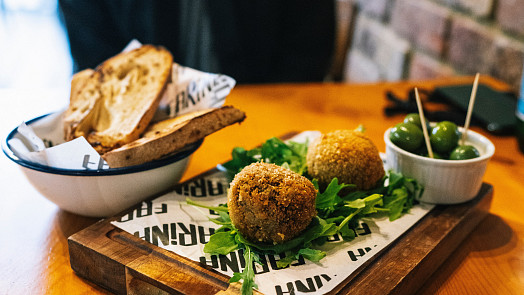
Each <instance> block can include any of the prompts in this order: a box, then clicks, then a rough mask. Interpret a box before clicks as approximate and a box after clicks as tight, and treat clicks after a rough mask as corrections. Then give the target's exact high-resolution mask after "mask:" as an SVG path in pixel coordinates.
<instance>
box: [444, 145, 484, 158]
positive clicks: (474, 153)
mask: <svg viewBox="0 0 524 295" xmlns="http://www.w3.org/2000/svg"><path fill="white" fill-rule="evenodd" d="M478 157H480V153H479V151H478V150H477V149H476V148H475V147H474V146H472V145H459V146H457V147H456V148H455V149H454V150H453V151H452V152H451V155H449V159H450V160H467V159H473V158H478Z"/></svg>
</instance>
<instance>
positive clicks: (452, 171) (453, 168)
mask: <svg viewBox="0 0 524 295" xmlns="http://www.w3.org/2000/svg"><path fill="white" fill-rule="evenodd" d="M459 131H460V132H462V131H463V129H462V128H459ZM389 132H390V129H388V130H386V132H385V133H384V141H385V142H386V167H387V169H392V170H393V171H396V172H401V173H402V174H403V175H405V176H408V177H412V178H415V179H416V180H417V181H418V182H419V183H421V184H422V185H424V193H423V194H422V196H421V199H420V201H421V202H425V203H431V204H458V203H463V202H466V201H469V200H471V199H473V198H474V197H475V196H476V195H477V194H478V192H479V190H480V187H481V185H482V179H483V177H484V173H485V171H486V167H487V164H488V161H489V159H490V158H491V157H492V156H493V154H494V153H495V146H494V145H493V143H492V142H491V141H490V140H489V139H487V138H486V137H485V136H483V135H481V134H479V133H477V132H474V131H471V130H468V136H467V140H466V144H470V145H473V146H474V147H476V148H477V149H478V151H479V153H480V157H478V158H474V159H469V160H442V159H431V158H428V157H422V156H419V155H416V154H413V153H410V152H407V151H405V150H403V149H401V148H399V147H398V146H396V145H395V144H393V143H392V142H391V140H390V139H389Z"/></svg>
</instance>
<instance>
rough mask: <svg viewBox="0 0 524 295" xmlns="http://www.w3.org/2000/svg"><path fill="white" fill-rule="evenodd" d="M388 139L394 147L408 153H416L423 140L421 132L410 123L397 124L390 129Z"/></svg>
mask: <svg viewBox="0 0 524 295" xmlns="http://www.w3.org/2000/svg"><path fill="white" fill-rule="evenodd" d="M389 139H390V140H391V142H393V143H394V144H395V145H397V146H398V147H400V148H401V149H403V150H406V151H408V152H414V151H416V150H417V149H418V148H419V147H420V145H421V144H422V141H423V139H424V135H423V134H422V130H420V128H419V127H418V126H417V125H415V124H412V123H398V124H397V125H395V127H393V128H391V131H390V133H389Z"/></svg>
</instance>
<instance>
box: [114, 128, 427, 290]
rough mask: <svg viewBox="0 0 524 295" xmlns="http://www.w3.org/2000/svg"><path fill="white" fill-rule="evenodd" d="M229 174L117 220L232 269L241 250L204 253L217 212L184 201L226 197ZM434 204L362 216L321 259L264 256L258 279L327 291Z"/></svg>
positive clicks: (262, 285) (268, 284)
mask: <svg viewBox="0 0 524 295" xmlns="http://www.w3.org/2000/svg"><path fill="white" fill-rule="evenodd" d="M309 136H318V133H316V132H313V133H310V132H307V133H303V134H300V135H299V136H298V137H296V138H293V139H292V140H294V141H297V142H298V141H302V140H305V138H308V137H309ZM228 187H229V179H228V177H227V175H226V173H225V172H222V171H218V172H216V173H213V174H211V175H207V176H203V177H200V178H198V179H196V180H193V181H191V182H189V183H184V184H183V185H182V186H179V187H178V188H177V189H176V190H175V191H172V192H170V193H167V194H165V195H163V196H160V197H158V198H157V199H154V200H153V201H150V202H144V203H142V206H141V207H140V208H139V209H137V210H134V211H132V212H130V213H129V214H127V215H125V216H123V217H122V218H121V220H120V221H115V222H112V224H113V225H115V226H117V227H119V228H121V229H123V230H125V231H127V232H129V233H131V234H133V235H135V236H137V237H140V238H142V239H144V240H146V241H148V242H150V243H153V244H154V245H157V246H159V247H162V248H164V249H167V250H170V251H173V252H175V253H177V254H180V255H182V256H185V257H187V258H190V259H192V260H195V261H200V262H202V263H204V264H206V265H209V266H211V267H213V268H214V269H216V270H217V271H219V272H221V273H224V274H227V275H229V276H231V275H233V272H241V271H242V270H243V268H244V264H245V263H244V260H243V257H242V253H241V251H236V252H233V253H230V254H229V255H226V256H223V255H220V256H218V257H217V256H210V255H208V254H204V252H203V248H204V245H205V243H207V242H208V241H209V236H210V235H211V233H212V231H214V230H216V229H217V228H219V226H218V225H216V224H214V223H213V222H210V221H209V220H208V217H213V214H212V212H210V211H209V210H207V209H202V208H199V207H195V206H191V205H187V204H186V198H188V197H189V198H191V199H192V200H193V201H196V202H198V203H202V204H205V205H209V206H217V205H219V204H223V203H226V200H227V188H228ZM432 208H433V206H432V205H417V206H415V207H414V208H412V210H411V211H410V212H409V213H408V214H405V215H404V216H402V217H401V218H400V219H397V220H395V221H394V222H390V221H389V219H388V218H387V217H386V216H384V217H382V218H364V219H362V221H361V223H360V228H359V229H357V232H356V234H357V237H356V238H355V240H353V241H351V242H343V241H342V239H340V238H338V237H334V238H333V239H332V240H331V241H329V242H328V243H326V244H325V245H323V246H322V247H321V248H320V249H322V250H324V251H326V252H327V256H326V257H325V258H323V259H322V260H321V261H320V262H319V263H313V262H310V261H307V260H306V261H299V262H298V263H295V264H293V265H291V266H290V267H289V268H285V269H277V268H276V261H277V260H278V259H279V257H278V256H275V255H266V256H264V257H262V260H263V262H265V266H264V267H261V266H260V265H258V264H255V265H256V270H257V274H256V276H255V281H256V283H257V284H258V287H259V290H260V291H261V292H263V293H264V294H293V293H294V294H324V293H327V292H329V291H330V290H332V289H333V288H335V287H336V286H337V285H339V284H340V283H342V281H343V280H344V279H345V278H347V277H348V276H349V275H351V273H353V272H354V271H355V270H357V269H358V267H360V266H361V265H362V264H363V263H364V262H366V261H367V260H368V259H371V258H372V257H373V256H374V255H376V254H377V253H379V252H380V251H381V250H382V249H384V248H385V247H387V246H388V245H389V244H391V243H392V242H393V241H394V240H395V239H397V238H398V237H399V236H400V235H402V234H403V233H404V232H406V231H407V230H408V229H409V228H410V227H411V226H413V225H414V224H415V223H416V222H417V221H418V220H420V219H421V218H422V217H423V216H424V215H426V213H428V212H429V211H430V210H431V209H432Z"/></svg>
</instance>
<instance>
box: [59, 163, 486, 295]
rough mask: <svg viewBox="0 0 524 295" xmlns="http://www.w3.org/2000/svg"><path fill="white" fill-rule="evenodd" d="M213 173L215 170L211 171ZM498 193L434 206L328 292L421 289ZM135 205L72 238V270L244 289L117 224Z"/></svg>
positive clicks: (163, 290)
mask: <svg viewBox="0 0 524 295" xmlns="http://www.w3.org/2000/svg"><path fill="white" fill-rule="evenodd" d="M213 172H215V170H211V171H208V172H206V174H207V173H213ZM197 177H200V176H197ZM188 181H191V180H188ZM156 197H158V196H155V197H153V198H152V199H154V198H156ZM492 197H493V187H492V186H491V185H489V184H486V183H484V184H483V185H482V187H481V190H480V192H479V194H478V195H477V196H476V197H475V199H473V200H471V201H469V202H467V203H464V204H459V205H450V206H436V207H434V208H433V209H432V210H431V211H430V212H429V213H428V214H426V216H424V217H423V218H422V219H421V220H419V221H418V222H417V223H416V224H415V225H414V226H413V227H412V228H410V229H409V230H408V231H407V232H405V233H404V234H403V235H402V236H400V237H399V238H398V239H397V240H396V241H395V242H393V243H392V244H390V245H389V246H388V247H386V248H385V249H384V250H383V251H382V252H381V253H379V254H377V255H375V256H374V257H373V258H371V259H369V260H368V261H367V262H366V263H365V264H364V265H362V266H361V267H360V268H359V269H358V270H357V271H355V272H354V273H353V274H352V275H351V276H349V277H347V278H346V279H345V280H344V281H343V283H341V284H340V285H338V286H337V287H336V288H335V289H334V290H332V291H331V292H330V293H329V294H346V293H349V292H351V294H369V290H373V292H375V293H377V294H414V293H416V291H417V290H418V289H419V288H420V287H421V285H422V284H423V283H424V281H425V280H426V279H428V278H429V277H430V276H431V274H432V273H433V272H434V271H435V270H436V269H437V268H438V267H439V266H440V265H441V264H442V263H443V262H444V261H445V259H446V258H447V257H448V256H449V255H450V254H451V253H452V252H453V251H454V249H455V248H456V247H457V246H458V245H459V244H460V243H461V242H462V241H463V240H464V239H465V238H466V237H467V236H468V234H469V233H470V232H471V231H472V230H473V229H474V228H475V226H476V225H477V224H478V223H479V222H480V221H481V220H482V219H483V218H484V217H486V216H487V214H488V211H489V207H490V204H491V200H492ZM133 209H134V208H131V209H129V210H126V211H125V212H122V213H121V214H118V215H116V216H114V217H111V218H108V219H104V220H101V221H99V222H97V223H96V224H93V225H92V226H90V227H88V228H86V229H84V230H82V231H80V232H78V233H76V234H74V235H72V236H71V237H69V239H68V244H69V255H70V261H71V267H72V268H73V270H74V271H75V272H76V273H77V274H78V275H79V276H80V277H83V278H85V279H87V280H89V281H92V282H93V283H95V284H97V285H99V286H101V287H103V288H105V289H107V290H109V291H111V292H113V293H116V294H153V293H154V294H216V293H218V292H221V291H224V290H228V289H229V290H228V291H233V292H234V291H235V290H236V291H238V285H234V286H231V288H230V286H229V283H228V280H229V277H228V276H227V275H224V274H221V273H219V272H217V271H215V270H213V269H212V268H210V267H206V266H204V265H201V264H200V263H199V262H196V261H192V260H190V259H188V258H185V257H182V256H180V255H178V254H176V253H174V252H172V251H168V250H165V249H162V248H160V247H158V246H155V245H153V244H151V243H149V242H147V241H144V240H142V239H140V238H137V237H135V236H134V235H132V234H130V233H128V232H125V231H123V230H121V229H119V228H117V227H115V226H114V225H112V224H111V222H112V221H115V220H119V219H120V217H121V216H124V215H126V214H127V213H129V212H130V210H133ZM235 288H237V289H235ZM371 288H372V289H371Z"/></svg>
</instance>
